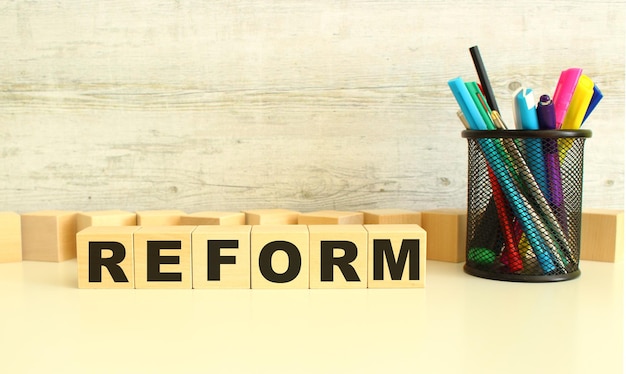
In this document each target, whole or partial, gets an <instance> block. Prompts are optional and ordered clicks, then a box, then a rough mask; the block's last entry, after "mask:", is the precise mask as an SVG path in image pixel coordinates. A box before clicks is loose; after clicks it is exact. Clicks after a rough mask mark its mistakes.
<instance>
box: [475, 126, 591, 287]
mask: <svg viewBox="0 0 626 374" xmlns="http://www.w3.org/2000/svg"><path fill="white" fill-rule="evenodd" d="M462 136H463V137H464V138H466V139H467V141H468V194H467V249H466V250H467V252H466V254H467V256H466V258H467V261H466V263H465V267H464V270H465V272H466V273H468V274H471V275H475V276H479V277H483V278H489V279H497V280H506V281H519V282H550V281H563V280H568V279H573V278H576V277H577V276H579V275H580V270H579V268H578V263H579V259H580V222H581V205H582V184H583V155H584V143H585V140H586V139H587V138H589V137H591V131H589V130H541V131H533V130H491V131H484V130H466V131H463V133H462ZM529 141H530V142H537V143H538V144H542V143H543V144H544V147H541V146H539V147H527V146H526V145H527V144H528V143H529ZM559 156H560V157H559ZM559 159H560V160H559ZM559 161H560V162H559ZM538 162H541V163H543V164H544V165H545V166H546V170H548V171H549V175H550V177H549V178H546V176H545V175H540V176H539V175H536V173H533V170H535V168H531V167H530V165H536V164H537V163H538ZM539 178H541V179H539ZM545 183H548V184H549V185H548V188H545V187H543V186H545ZM555 183H556V184H559V185H558V186H556V185H554V184H555ZM540 186H542V187H543V188H541V187H540ZM477 243H479V244H477Z"/></svg>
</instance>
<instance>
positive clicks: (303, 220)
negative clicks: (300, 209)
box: [298, 210, 363, 225]
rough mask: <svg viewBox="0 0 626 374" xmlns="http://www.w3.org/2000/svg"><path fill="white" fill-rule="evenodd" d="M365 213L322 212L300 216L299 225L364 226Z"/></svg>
mask: <svg viewBox="0 0 626 374" xmlns="http://www.w3.org/2000/svg"><path fill="white" fill-rule="evenodd" d="M362 223H363V213H361V212H345V211H339V210H320V211H317V212H309V213H303V214H300V216H299V217H298V224H299V225H349V224H362Z"/></svg>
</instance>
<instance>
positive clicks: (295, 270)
mask: <svg viewBox="0 0 626 374" xmlns="http://www.w3.org/2000/svg"><path fill="white" fill-rule="evenodd" d="M276 251H283V252H285V253H287V256H288V257H289V265H288V266H287V270H285V272H284V273H282V274H279V273H277V272H275V271H274V269H272V256H273V255H274V252H276ZM301 267H302V257H301V256H300V251H299V250H298V247H296V246H295V245H294V244H293V243H289V242H287V241H283V240H276V241H273V242H269V243H267V244H266V245H265V246H264V247H263V248H262V249H261V253H260V254H259V269H260V270H261V274H262V275H263V277H264V278H265V279H267V280H268V281H270V282H273V283H287V282H291V281H292V280H294V279H295V278H296V277H297V276H298V274H300V268H301Z"/></svg>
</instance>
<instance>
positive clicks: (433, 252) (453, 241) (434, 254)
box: [421, 209, 467, 262]
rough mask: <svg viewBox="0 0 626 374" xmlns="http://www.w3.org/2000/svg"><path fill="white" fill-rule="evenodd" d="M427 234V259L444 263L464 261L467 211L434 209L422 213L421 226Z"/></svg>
mask: <svg viewBox="0 0 626 374" xmlns="http://www.w3.org/2000/svg"><path fill="white" fill-rule="evenodd" d="M421 226H422V227H423V228H424V230H426V232H427V233H428V255H427V257H428V259H429V260H436V261H446V262H463V261H465V252H466V248H465V247H466V241H467V237H466V236H467V211H466V210H465V209H435V210H427V211H423V212H422V225H421Z"/></svg>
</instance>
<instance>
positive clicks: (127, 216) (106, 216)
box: [76, 210, 137, 232]
mask: <svg viewBox="0 0 626 374" xmlns="http://www.w3.org/2000/svg"><path fill="white" fill-rule="evenodd" d="M136 224H137V214H135V213H133V212H126V211H123V210H100V211H94V212H81V213H78V215H77V216H76V231H77V232H80V231H81V230H83V229H85V228H87V227H90V226H135V225H136Z"/></svg>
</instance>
